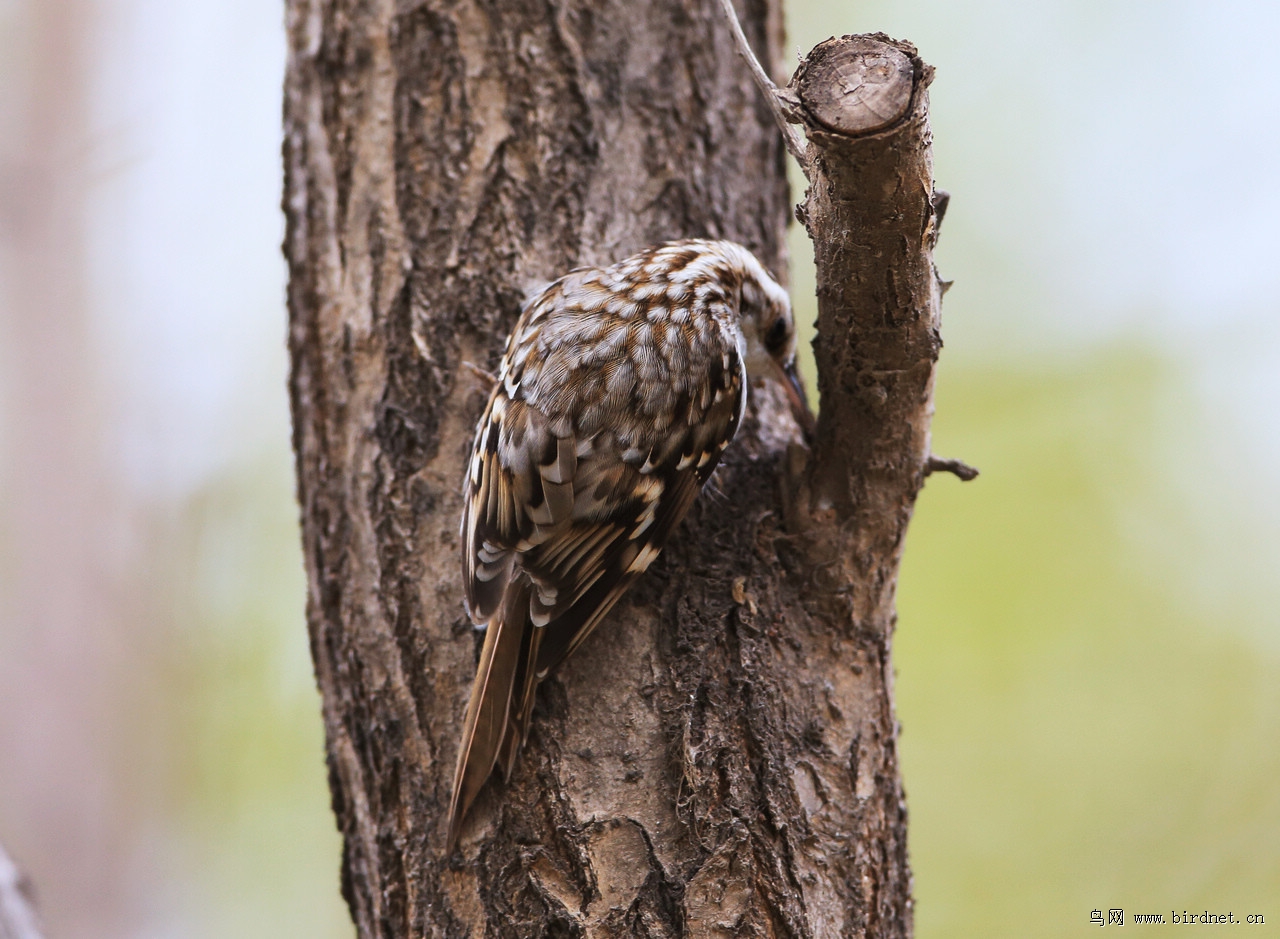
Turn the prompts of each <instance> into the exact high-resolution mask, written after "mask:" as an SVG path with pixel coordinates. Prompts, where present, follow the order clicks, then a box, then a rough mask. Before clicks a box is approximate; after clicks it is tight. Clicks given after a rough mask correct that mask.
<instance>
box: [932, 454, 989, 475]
mask: <svg viewBox="0 0 1280 939" xmlns="http://www.w3.org/2000/svg"><path fill="white" fill-rule="evenodd" d="M931 473H951V474H952V475H953V476H958V477H959V478H960V479H962V480H964V481H965V482H968V481H969V480H971V479H977V478H978V470H977V468H976V467H973V466H970V465H969V464H968V463H965V462H963V461H962V460H944V459H943V458H942V457H940V456H934V455H933V454H932V453H931V454H929V459H928V461H927V462H926V463H925V464H924V474H925V475H926V476H928V475H930V474H931Z"/></svg>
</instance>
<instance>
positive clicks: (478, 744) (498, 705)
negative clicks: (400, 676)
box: [448, 583, 537, 850]
mask: <svg viewBox="0 0 1280 939" xmlns="http://www.w3.org/2000/svg"><path fill="white" fill-rule="evenodd" d="M528 616H529V588H528V586H527V585H525V584H520V583H512V584H511V585H510V586H509V587H508V588H507V592H506V596H504V597H503V599H502V605H501V606H500V607H499V608H498V612H497V613H495V614H494V616H493V618H492V619H490V620H489V625H488V626H487V627H486V629H485V635H484V647H483V648H482V649H481V651H480V664H479V666H478V667H477V668H476V679H475V682H474V684H472V686H471V700H470V701H468V702H467V715H466V719H465V720H464V721H463V726H462V740H461V742H460V743H459V745H458V763H457V766H456V768H455V769H454V771H453V798H452V800H451V801H450V803H449V840H448V848H449V850H452V849H453V846H454V845H455V844H456V843H457V841H458V833H459V831H460V830H461V828H462V820H463V819H464V818H465V817H466V814H467V810H468V809H469V808H471V803H472V802H474V801H475V798H476V796H477V795H478V794H479V792H480V789H481V787H482V786H483V785H484V784H485V780H487V779H488V778H489V774H490V773H492V772H493V767H494V764H495V763H496V762H497V761H498V759H499V757H501V758H502V759H503V764H504V766H503V768H504V769H505V770H507V772H508V774H509V773H510V763H511V761H512V760H514V757H515V752H514V751H515V750H516V749H518V747H519V744H520V742H521V740H515V741H514V745H513V741H512V739H511V738H512V734H513V732H514V733H516V734H518V736H519V737H520V738H523V736H524V734H523V730H524V726H521V725H527V717H526V718H525V719H524V720H521V718H522V717H523V716H524V715H523V714H522V713H520V712H523V711H524V710H525V704H524V701H523V700H513V699H512V695H513V691H514V692H515V693H516V694H517V695H518V696H519V699H523V698H525V697H526V696H527V695H528V694H529V689H528V687H527V686H528V685H529V684H530V681H531V679H532V684H534V685H536V683H537V682H536V679H535V678H534V676H533V674H532V665H533V663H532V662H531V661H530V651H529V647H530V645H533V646H534V652H533V655H534V657H536V655H537V652H536V638H535V637H534V636H533V635H531V634H532V633H534V632H535V630H533V629H531V628H530V627H529V624H528V622H527V620H528ZM513 710H516V711H517V713H516V714H514V715H513V714H512V711H513ZM513 717H514V718H515V720H516V725H517V726H514V727H513V726H511V722H512V718H513Z"/></svg>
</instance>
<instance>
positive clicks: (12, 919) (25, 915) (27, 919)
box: [0, 845, 41, 939]
mask: <svg viewBox="0 0 1280 939" xmlns="http://www.w3.org/2000/svg"><path fill="white" fill-rule="evenodd" d="M30 894H31V883H30V881H28V880H27V878H26V876H25V875H24V874H23V873H22V871H20V870H18V866H17V865H16V864H14V863H13V861H12V860H10V859H9V855H8V854H6V853H5V850H4V847H3V846H2V845H0V939H41V933H40V920H39V919H38V918H37V917H36V911H35V907H34V905H33V904H32V902H31V896H30Z"/></svg>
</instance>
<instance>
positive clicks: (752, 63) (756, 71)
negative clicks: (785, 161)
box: [720, 0, 809, 173]
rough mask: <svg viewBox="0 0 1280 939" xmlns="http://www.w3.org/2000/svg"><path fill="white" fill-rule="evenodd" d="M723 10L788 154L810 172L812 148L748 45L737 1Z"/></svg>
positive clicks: (723, 0) (723, 1) (725, 2)
mask: <svg viewBox="0 0 1280 939" xmlns="http://www.w3.org/2000/svg"><path fill="white" fill-rule="evenodd" d="M720 8H721V9H722V10H724V15H725V17H726V18H727V19H728V20H729V28H730V29H732V30H733V38H734V40H735V41H736V42H737V44H738V53H739V54H740V55H741V56H742V57H743V58H744V59H746V60H747V67H748V68H750V69H751V77H752V78H754V79H755V80H756V85H757V86H758V87H759V88H760V92H761V94H763V95H764V100H765V103H766V104H768V105H769V110H770V111H772V112H773V119H774V120H775V121H777V123H778V129H779V130H780V131H782V140H783V143H785V144H786V146H787V152H788V153H790V154H791V155H792V156H793V157H795V158H796V160H797V161H799V163H800V166H801V168H803V169H804V170H805V172H806V173H807V172H808V166H809V155H808V147H807V144H806V143H805V139H804V135H803V134H802V133H800V131H798V130H796V128H795V125H793V124H792V123H791V122H790V121H788V120H787V114H786V112H785V111H784V110H783V109H782V102H783V100H784V96H783V94H782V92H780V91H779V90H778V86H777V85H775V84H774V83H773V80H772V79H771V78H769V75H768V74H767V73H766V72H765V70H764V68H763V67H762V66H761V65H760V60H759V59H757V58H756V54H755V53H754V52H752V51H751V45H750V44H749V43H748V42H747V35H746V33H744V32H743V31H742V23H740V22H739V21H738V11H737V10H735V9H734V8H733V0H720Z"/></svg>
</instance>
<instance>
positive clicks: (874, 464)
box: [285, 0, 937, 937]
mask: <svg viewBox="0 0 1280 939" xmlns="http://www.w3.org/2000/svg"><path fill="white" fill-rule="evenodd" d="M747 12H748V15H746V16H745V17H744V22H745V25H746V29H747V34H748V36H750V37H751V41H752V43H753V45H754V46H755V47H756V48H757V49H765V50H769V51H770V52H772V51H774V50H777V49H779V48H780V46H781V35H780V13H779V10H778V8H777V7H776V5H774V4H772V3H759V4H753V5H752V6H751V7H750V8H749V10H748V11H747ZM289 37H290V53H291V55H290V64H289V70H288V75H287V79H286V102H285V118H286V140H285V169H286V191H285V209H286V213H287V216H288V233H287V236H286V243H285V253H286V255H287V258H288V261H289V265H290V287H289V310H290V337H289V342H290V350H291V354H292V363H293V366H292V375H291V380H290V390H291V395H292V402H293V415H294V445H295V451H296V454H297V470H298V493H299V500H300V502H301V510H302V523H303V542H304V554H305V558H306V564H307V570H308V578H309V595H308V608H307V615H308V623H309V629H310V635H311V643H312V652H313V656H314V658H315V666H316V674H317V680H318V682H319V685H320V689H321V692H322V695H323V700H324V718H325V727H326V734H327V752H328V764H329V771H330V782H331V788H332V792H333V802H334V810H335V813H336V815H337V819H338V824H339V827H340V829H341V831H342V833H343V836H344V844H345V847H344V855H343V859H342V875H343V890H344V894H345V896H346V899H347V901H348V903H349V905H350V907H351V910H352V915H353V918H354V919H355V921H356V924H357V927H358V930H359V934H360V935H361V936H362V937H374V936H378V937H406V936H419V935H430V936H451V937H452V936H468V935H472V936H481V935H485V936H511V937H530V936H558V935H564V936H578V935H583V936H655V937H656V936H719V935H723V936H796V937H800V936H804V937H824V936H836V935H849V936H855V935H856V936H863V935H865V936H905V935H909V934H910V896H909V887H910V878H909V873H908V869H907V865H906V854H905V813H904V809H903V802H902V794H901V786H900V783H899V778H898V769H897V759H896V753H895V723H894V718H893V710H892V699H891V673H890V662H889V635H890V632H891V629H892V621H893V620H892V593H893V584H894V582H895V580H896V565H897V558H898V554H899V551H900V547H901V541H902V531H903V528H904V527H905V523H906V520H907V516H908V515H909V512H910V506H911V502H912V499H913V498H914V495H915V492H916V490H917V489H918V487H919V485H920V481H921V479H922V478H923V477H922V473H923V462H924V457H925V454H926V452H927V446H926V440H927V414H928V388H929V381H930V376H931V368H930V366H931V363H932V361H933V358H934V357H935V356H936V352H937V345H936V341H935V342H933V343H932V344H930V343H926V344H925V345H923V346H921V345H920V344H919V343H918V341H917V336H916V334H917V333H918V332H919V331H920V329H921V328H925V330H926V332H928V333H929V335H930V336H932V337H933V338H934V339H935V340H936V331H934V327H935V326H936V306H934V305H931V304H934V302H935V301H936V288H934V287H933V282H932V281H930V282H929V284H928V285H925V286H927V287H928V289H924V287H922V285H924V282H923V281H921V280H920V279H919V277H918V276H917V274H918V273H919V272H918V270H917V268H918V267H919V261H920V257H921V256H923V257H924V258H925V261H926V262H927V257H928V248H929V247H931V235H930V229H929V226H928V225H926V224H925V223H924V221H923V218H924V216H930V217H931V212H932V209H931V203H930V201H929V195H930V189H929V187H928V179H927V177H920V176H918V174H914V171H910V172H907V173H906V175H905V176H899V169H898V167H897V166H896V164H894V165H888V164H886V165H887V166H888V171H889V175H887V176H885V177H884V178H883V179H881V180H880V181H879V184H880V186H881V190H883V189H884V186H883V182H884V180H885V179H897V180H899V181H900V183H901V185H899V186H897V187H896V188H895V189H894V193H893V194H892V195H890V194H887V193H882V192H881V191H880V190H877V197H876V198H877V199H884V200H887V201H886V202H885V205H884V206H879V207H878V208H877V209H876V212H874V213H871V214H868V215H867V216H866V217H865V219H864V222H865V223H866V224H869V225H871V226H872V228H873V230H872V231H871V232H870V233H869V234H868V235H867V237H866V238H863V237H861V233H860V234H859V237H857V238H854V239H852V241H850V239H848V238H847V237H845V236H844V235H841V236H840V238H839V239H838V244H839V245H843V247H836V248H834V249H833V250H834V251H835V252H836V254H837V256H838V257H839V258H842V259H843V260H842V261H841V263H844V264H848V263H852V262H851V261H849V260H848V258H847V257H846V255H857V256H858V257H859V258H860V261H859V262H858V263H860V264H862V265H863V267H862V268H860V269H859V270H860V271H861V273H860V274H859V276H863V277H865V278H866V279H867V281H868V284H867V285H866V291H867V292H866V293H865V296H867V297H872V296H874V297H876V298H877V299H876V302H878V303H879V304H880V306H879V307H877V308H876V309H874V310H859V311H858V313H857V316H853V317H851V316H850V314H849V312H848V308H847V306H844V305H842V304H847V303H850V302H853V303H856V302H860V299H859V298H862V297H863V296H864V294H863V293H859V292H857V290H852V289H851V290H850V291H847V292H846V293H845V294H842V295H841V296H840V297H839V298H838V299H837V301H836V302H835V304H834V305H833V304H832V302H831V300H830V298H831V297H835V296H836V295H837V294H840V291H839V290H837V289H836V288H835V287H833V286H831V285H828V286H827V287H826V290H827V294H828V300H827V301H824V306H823V313H822V317H823V318H822V322H821V324H820V330H821V334H822V338H821V344H822V348H821V350H820V361H821V362H822V363H823V368H824V374H823V377H822V378H821V381H820V388H821V391H822V405H823V414H822V418H821V421H822V423H821V430H820V432H819V438H820V439H822V440H824V441H830V442H831V443H830V445H825V446H820V447H819V448H818V451H817V453H816V454H815V458H814V459H813V460H812V461H807V458H806V450H805V449H804V447H803V446H802V445H801V444H800V443H799V437H798V433H797V430H796V428H795V426H794V424H792V423H789V422H788V421H787V419H786V417H785V416H784V412H785V406H784V405H783V404H782V402H781V401H779V400H777V398H776V396H772V395H770V394H769V393H768V392H767V390H766V392H765V393H760V394H757V395H755V407H756V410H757V418H756V419H755V420H752V421H749V422H748V425H747V426H746V427H745V428H744V431H743V433H742V434H740V439H739V441H738V442H737V443H735V445H734V447H733V448H731V450H730V451H729V453H728V454H727V455H726V459H725V463H724V465H723V467H722V469H721V470H720V471H719V472H718V474H717V476H716V477H715V480H714V482H713V485H712V486H711V487H710V489H711V490H712V491H709V492H707V493H705V494H704V495H703V497H702V498H701V499H700V501H699V503H698V504H697V506H696V507H695V509H694V511H693V512H692V513H691V516H690V518H689V520H688V521H687V522H686V523H685V525H684V526H683V528H682V529H681V532H680V534H679V535H678V536H677V538H676V539H675V543H674V544H672V545H671V546H669V547H668V549H667V551H666V552H665V553H664V555H663V558H662V559H661V560H660V561H659V562H658V563H657V564H655V565H654V567H653V568H652V569H651V570H650V571H649V573H648V574H647V575H646V577H645V578H644V579H643V580H642V581H641V583H640V584H639V585H638V586H637V587H636V588H635V589H634V590H633V591H632V593H631V594H630V596H629V597H628V598H626V599H625V600H624V601H623V602H622V603H621V604H620V605H619V606H618V608H617V609H616V610H615V611H614V612H613V613H612V614H611V615H610V616H609V618H608V619H607V620H606V622H605V623H604V624H603V625H602V626H601V628H600V629H599V630H598V631H597V632H596V634H595V635H594V636H593V637H592V638H591V639H590V640H589V641H588V642H587V643H586V644H585V645H584V646H583V648H582V649H581V650H580V651H579V652H578V653H576V654H575V655H574V656H573V657H572V658H571V659H570V660H569V661H568V662H567V663H565V665H564V666H563V667H562V668H561V669H560V670H559V671H558V672H557V673H556V675H555V676H553V677H552V678H551V679H549V680H548V681H547V682H545V683H544V685H543V687H542V689H541V691H540V693H539V694H540V696H539V703H538V706H537V710H536V712H535V719H534V726H533V731H532V734H531V737H530V740H529V743H528V745H527V746H526V748H525V750H524V752H523V754H522V756H521V759H520V762H519V766H518V768H517V770H516V772H515V774H514V775H513V777H512V779H511V781H510V782H509V783H502V782H500V781H495V782H494V783H492V784H491V785H490V786H489V787H488V788H487V790H486V791H485V792H484V793H482V795H481V797H480V799H479V801H478V802H477V804H476V806H475V808H474V809H473V816H474V817H473V818H472V820H471V821H469V822H468V824H467V826H466V827H465V828H464V832H463V837H462V841H461V844H460V845H459V847H458V849H457V850H456V851H455V852H453V853H452V854H451V855H449V856H445V855H444V853H443V846H444V834H445V832H444V828H443V826H444V821H445V809H446V807H447V805H448V800H449V784H450V774H451V770H452V767H453V761H454V757H455V747H456V744H457V736H458V731H459V726H460V721H461V715H462V712H463V709H464V707H465V703H466V697H467V692H468V686H469V683H470V681H471V679H472V676H473V674H474V667H475V656H476V651H477V642H478V639H477V637H476V636H475V634H474V632H473V630H472V629H471V628H470V625H469V624H468V622H467V621H466V618H465V615H464V613H463V610H462V604H461V583H460V560H459V555H458V552H459V545H458V537H457V525H458V517H459V511H460V501H461V500H460V494H459V488H460V480H461V478H462V471H463V465H464V460H465V458H466V455H467V451H468V449H469V445H470V440H471V435H472V433H473V428H474V423H475V421H476V419H477V418H478V416H479V414H480V411H481V409H482V406H483V401H484V393H483V389H482V388H481V387H479V386H478V383H477V381H476V380H475V378H474V376H473V373H472V372H471V371H470V370H469V369H468V368H467V367H466V365H465V364H464V363H467V362H473V363H476V364H478V365H480V366H481V367H486V368H491V367H492V366H493V365H494V364H495V363H496V361H497V359H498V357H499V354H500V351H501V346H502V343H503V341H504V339H505V336H506V333H507V331H508V329H509V328H510V327H511V325H512V324H513V323H514V321H515V318H516V316H517V314H518V310H519V305H520V302H521V299H522V297H523V296H524V294H525V292H526V290H527V289H528V288H530V287H532V286H534V285H536V284H539V283H541V282H545V281H546V280H548V279H550V278H552V277H554V276H556V275H558V274H559V273H562V272H564V271H565V270H567V269H569V268H570V267H573V266H575V265H578V264H583V263H597V262H607V261H611V260H614V259H616V258H618V257H622V256H624V255H626V254H628V253H630V252H632V251H633V250H635V249H638V248H640V247H643V246H645V245H647V244H651V243H655V242H659V241H663V240H667V239H671V238H678V237H686V236H715V237H728V238H733V239H736V240H739V241H741V242H743V243H745V244H746V245H748V246H749V247H751V248H752V249H753V250H755V251H756V252H757V254H758V255H759V256H760V257H761V258H762V259H763V260H764V261H765V263H766V264H768V265H770V266H772V267H773V268H774V269H775V270H780V269H782V268H783V266H784V260H785V259H784V258H783V248H782V244H783V242H782V235H783V230H784V224H785V219H786V213H787V191H786V183H785V177H784V173H783V169H784V167H783V148H782V142H781V140H780V138H779V136H778V134H777V131H776V129H775V128H774V127H773V125H772V123H771V117H770V112H769V110H768V109H767V108H766V107H765V105H764V103H763V101H762V100H761V98H760V96H759V94H758V92H757V90H756V89H755V88H754V87H753V86H752V84H751V79H750V76H749V75H748V73H747V71H746V70H745V69H744V68H743V67H742V65H741V63H740V62H739V61H738V60H737V58H736V52H735V50H734V46H733V44H732V41H731V39H730V38H729V33H728V29H727V27H726V25H725V23H724V21H723V19H722V18H721V17H720V13H719V10H718V9H717V8H716V6H715V5H714V4H713V3H710V2H708V3H701V4H685V3H680V2H676V0H649V2H647V3H642V4H625V5H623V4H619V5H610V4H605V3H600V2H587V0H583V2H579V3H551V4H532V3H527V2H522V0H492V2H490V3H488V4H484V5H480V4H476V3H473V2H468V0H461V2H458V3H455V4H449V5H445V4H439V3H420V4H400V5H399V6H398V7H397V6H396V5H394V4H392V3H391V2H390V0H382V2H373V0H370V2H364V3H356V2H353V0H333V2H331V3H328V4H320V3H318V2H311V3H308V2H303V0H291V2H290V5H289ZM915 61H916V62H918V60H915ZM921 68H922V69H923V67H921ZM916 84H918V85H919V91H918V93H916V92H913V94H912V95H911V101H912V102H913V105H916V106H918V107H917V109H916V110H915V111H912V118H911V120H909V121H908V122H907V123H908V124H910V125H911V126H912V127H915V126H916V124H915V123H913V122H914V121H915V118H916V115H917V113H918V116H919V119H920V121H923V115H924V111H923V107H924V105H923V100H924V97H923V88H924V84H925V81H924V72H923V70H922V71H921V74H920V76H919V77H917V78H914V79H913V87H915V85H916ZM926 136H927V133H926ZM816 139H817V138H813V137H812V136H811V145H815V146H816V144H815V143H814V141H816ZM875 139H876V140H877V141H879V142H878V143H877V144H876V146H878V147H881V148H882V149H883V148H888V149H892V148H893V147H894V146H898V144H892V143H886V142H885V141H884V140H882V139H881V138H880V137H876V138H875ZM911 139H914V138H911ZM823 143H824V144H825V141H823ZM817 152H818V151H817V150H815V153H817ZM889 163H890V164H892V161H891V160H890V161H889ZM815 165H816V166H822V165H823V164H822V161H821V159H817V160H816V162H815ZM877 166H880V164H877ZM924 166H925V167H926V168H927V154H926V158H925V163H924ZM881 168H882V169H883V168H884V167H881ZM864 181H865V180H864ZM922 186H923V187H924V188H923V189H922V188H921V187H922ZM890 188H893V187H890ZM831 192H832V193H835V192H836V190H835V189H832V190H831ZM894 198H896V199H898V200H899V204H898V206H897V212H898V214H899V216H900V218H899V224H897V226H896V227H895V226H894V225H892V224H890V223H889V222H888V221H886V219H887V218H888V216H885V215H882V214H878V213H880V211H881V209H883V210H884V211H888V208H889V205H888V203H889V202H892V201H893V199H894ZM922 200H923V201H922ZM878 205H879V204H878ZM809 206H810V208H809V217H810V220H811V225H812V226H813V229H814V232H815V234H818V233H819V231H820V230H819V228H818V227H817V226H818V223H817V221H816V219H815V216H816V215H817V214H818V213H820V212H826V211H828V209H827V208H825V207H823V206H822V204H821V203H820V202H817V201H815V199H814V197H812V196H811V199H810V203H809ZM831 211H833V212H834V211H842V209H839V208H838V207H837V208H833V209H832V210H831ZM854 211H858V210H854ZM849 230H851V229H845V231H846V232H847V231H849ZM822 231H823V232H824V233H825V230H822ZM868 245H871V246H872V247H868ZM876 251H882V252H884V254H883V257H880V258H876V257H874V256H873V255H874V252H876ZM890 264H900V265H901V269H900V270H897V271H895V272H891V273H889V272H886V270H885V268H886V267H887V266H888V265H890ZM928 272H929V274H930V275H932V268H931V267H929V269H928ZM886 278H888V281H886ZM886 282H888V283H889V284H890V285H891V286H892V287H893V289H892V290H891V291H890V292H889V293H888V294H884V295H882V293H883V291H882V288H883V285H884V284H885V283H886ZM918 288H920V289H918ZM921 291H923V292H921ZM922 324H923V326H922ZM899 332H900V333H902V334H903V335H902V336H896V334H897V333H899ZM889 334H895V335H894V336H890V335H889ZM903 376H906V377H903ZM846 385H848V386H849V387H848V388H847V389H846ZM842 389H844V390H842ZM877 389H879V390H878V391H877ZM908 401H910V402H911V406H908ZM885 402H892V403H891V404H886V403H885ZM850 422H861V423H852V424H851V423H850ZM899 422H905V424H906V426H899V425H898V424H899ZM922 434H923V435H925V436H922ZM864 437H865V438H866V439H864ZM848 441H852V443H851V444H850V448H849V449H848V450H844V449H840V448H841V447H844V446H845V442H848Z"/></svg>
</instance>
